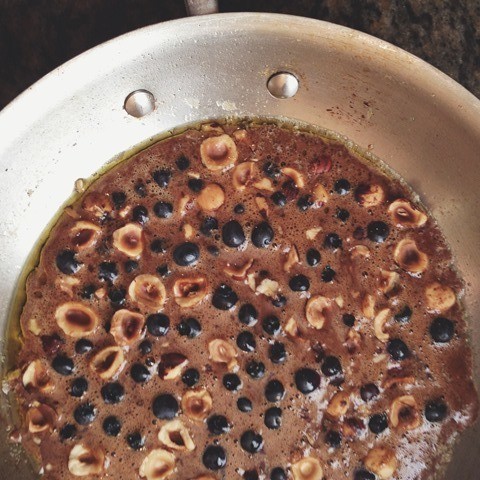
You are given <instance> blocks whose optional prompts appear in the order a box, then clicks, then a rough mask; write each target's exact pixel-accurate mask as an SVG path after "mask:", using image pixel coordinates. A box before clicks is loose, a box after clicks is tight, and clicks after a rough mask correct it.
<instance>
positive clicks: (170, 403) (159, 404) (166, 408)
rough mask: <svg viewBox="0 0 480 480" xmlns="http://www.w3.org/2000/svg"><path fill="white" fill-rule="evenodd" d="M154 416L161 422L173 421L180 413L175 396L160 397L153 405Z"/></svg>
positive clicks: (165, 395)
mask: <svg viewBox="0 0 480 480" xmlns="http://www.w3.org/2000/svg"><path fill="white" fill-rule="evenodd" d="M152 410H153V414H154V415H155V416H156V417H157V418H159V419H160V420H171V419H172V418H174V417H175V416H176V415H177V413H178V402H177V400H176V399H175V397H174V396H173V395H170V394H169V393H164V394H163V395H158V397H156V398H155V399H154V400H153V403H152Z"/></svg>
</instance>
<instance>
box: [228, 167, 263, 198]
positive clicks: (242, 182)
mask: <svg viewBox="0 0 480 480" xmlns="http://www.w3.org/2000/svg"><path fill="white" fill-rule="evenodd" d="M256 175H257V167H256V165H255V162H243V163H240V164H239V165H237V166H236V167H235V169H234V170H233V173H232V183H233V186H234V188H235V190H238V191H239V192H241V191H243V190H245V188H247V186H248V185H251V184H252V183H253V182H254V179H255V177H256Z"/></svg>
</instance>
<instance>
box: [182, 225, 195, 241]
mask: <svg viewBox="0 0 480 480" xmlns="http://www.w3.org/2000/svg"><path fill="white" fill-rule="evenodd" d="M182 231H183V234H184V235H185V239H186V240H191V239H192V238H193V237H194V236H195V229H194V228H193V227H192V226H191V225H190V224H189V223H185V224H183V225H182Z"/></svg>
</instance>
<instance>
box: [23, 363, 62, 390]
mask: <svg viewBox="0 0 480 480" xmlns="http://www.w3.org/2000/svg"><path fill="white" fill-rule="evenodd" d="M22 383H23V386H24V387H25V388H26V389H27V390H29V389H35V390H38V391H40V392H43V393H50V392H51V391H52V390H53V389H54V388H55V384H54V383H53V382H52V379H51V377H50V373H49V371H48V368H47V367H46V366H45V365H44V363H43V362H42V361H41V360H33V362H30V363H29V364H28V367H27V368H26V369H25V372H24V373H23V377H22Z"/></svg>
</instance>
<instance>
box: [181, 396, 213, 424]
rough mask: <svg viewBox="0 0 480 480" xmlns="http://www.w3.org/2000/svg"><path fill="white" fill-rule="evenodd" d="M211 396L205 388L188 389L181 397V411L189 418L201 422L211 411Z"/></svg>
mask: <svg viewBox="0 0 480 480" xmlns="http://www.w3.org/2000/svg"><path fill="white" fill-rule="evenodd" d="M212 405H213V401H212V397H211V396H210V394H209V393H208V391H207V390H205V389H202V390H188V391H187V392H185V393H184V395H183V397H182V411H183V413H184V414H185V415H186V416H187V417H188V418H190V419H191V420H196V421H198V422H203V421H204V420H205V419H206V418H207V417H208V415H209V414H210V412H211V411H212Z"/></svg>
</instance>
